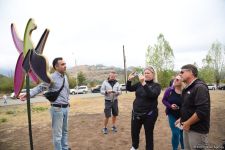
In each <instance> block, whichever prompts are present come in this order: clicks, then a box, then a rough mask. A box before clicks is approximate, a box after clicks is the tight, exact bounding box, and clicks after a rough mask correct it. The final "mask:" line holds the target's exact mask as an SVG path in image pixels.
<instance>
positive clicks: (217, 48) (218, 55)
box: [208, 41, 225, 86]
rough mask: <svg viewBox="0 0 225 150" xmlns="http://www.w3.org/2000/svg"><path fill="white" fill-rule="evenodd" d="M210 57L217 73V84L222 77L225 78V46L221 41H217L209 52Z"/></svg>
mask: <svg viewBox="0 0 225 150" xmlns="http://www.w3.org/2000/svg"><path fill="white" fill-rule="evenodd" d="M208 57H210V60H211V64H210V65H212V68H213V69H214V73H215V82H216V84H217V86H218V85H219V83H220V80H221V79H224V76H223V70H224V69H225V64H224V63H225V62H224V60H225V58H224V57H225V47H224V46H222V44H221V43H220V42H219V41H215V42H214V43H213V44H212V46H211V48H210V50H209V52H208Z"/></svg>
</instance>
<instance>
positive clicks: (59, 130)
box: [50, 106, 69, 150]
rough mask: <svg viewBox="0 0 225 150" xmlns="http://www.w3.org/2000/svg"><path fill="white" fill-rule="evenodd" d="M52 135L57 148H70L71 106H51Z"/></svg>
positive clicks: (56, 149)
mask: <svg viewBox="0 0 225 150" xmlns="http://www.w3.org/2000/svg"><path fill="white" fill-rule="evenodd" d="M50 112H51V117H52V135H53V144H54V149H55V150H68V148H69V147H68V116H69V115H68V113H69V107H67V108H60V107H53V106H51V109H50Z"/></svg>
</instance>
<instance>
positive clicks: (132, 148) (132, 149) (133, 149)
mask: <svg viewBox="0 0 225 150" xmlns="http://www.w3.org/2000/svg"><path fill="white" fill-rule="evenodd" d="M130 150H138V149H135V148H134V147H133V146H132V147H131V149H130Z"/></svg>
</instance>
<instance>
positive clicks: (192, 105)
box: [181, 79, 210, 134]
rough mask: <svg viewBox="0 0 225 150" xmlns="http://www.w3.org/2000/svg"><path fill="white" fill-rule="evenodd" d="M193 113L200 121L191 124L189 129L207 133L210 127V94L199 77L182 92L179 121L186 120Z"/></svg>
mask: <svg viewBox="0 0 225 150" xmlns="http://www.w3.org/2000/svg"><path fill="white" fill-rule="evenodd" d="M194 113H196V114H197V116H198V118H199V119H200V121H198V122H197V123H195V124H193V125H191V127H190V130H192V131H195V132H198V133H202V134H207V133H208V132H209V127H210V95H209V90H208V87H207V85H206V84H205V83H204V82H203V81H201V80H199V79H196V80H195V81H194V82H193V83H192V84H191V85H189V86H188V87H187V88H185V89H184V90H183V92H182V108H181V122H184V121H186V120H188V119H189V118H190V117H191V116H192V115H193V114H194Z"/></svg>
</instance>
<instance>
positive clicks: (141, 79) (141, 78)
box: [138, 74, 146, 86]
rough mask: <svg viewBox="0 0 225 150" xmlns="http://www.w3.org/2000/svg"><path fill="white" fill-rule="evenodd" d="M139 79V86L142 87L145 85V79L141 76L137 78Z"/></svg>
mask: <svg viewBox="0 0 225 150" xmlns="http://www.w3.org/2000/svg"><path fill="white" fill-rule="evenodd" d="M138 77H139V81H140V82H141V84H142V85H143V86H144V85H145V84H146V83H145V77H144V76H143V75H142V74H141V75H139V76H138Z"/></svg>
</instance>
